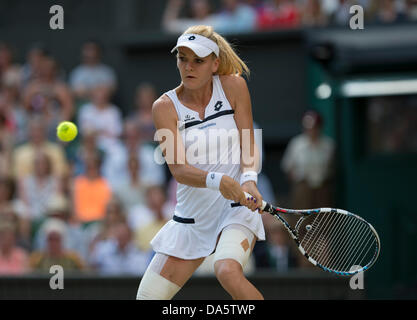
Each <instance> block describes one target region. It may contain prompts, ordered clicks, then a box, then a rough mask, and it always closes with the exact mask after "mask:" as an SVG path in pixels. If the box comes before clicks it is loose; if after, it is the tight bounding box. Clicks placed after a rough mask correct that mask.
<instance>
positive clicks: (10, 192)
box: [0, 176, 16, 212]
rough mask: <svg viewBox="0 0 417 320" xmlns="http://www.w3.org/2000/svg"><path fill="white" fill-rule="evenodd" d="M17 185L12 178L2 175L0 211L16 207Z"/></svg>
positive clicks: (0, 179)
mask: <svg viewBox="0 0 417 320" xmlns="http://www.w3.org/2000/svg"><path fill="white" fill-rule="evenodd" d="M15 190H16V185H15V182H14V180H13V179H12V178H10V177H6V176H0V212H1V211H2V210H6V209H11V208H13V207H14V198H15Z"/></svg>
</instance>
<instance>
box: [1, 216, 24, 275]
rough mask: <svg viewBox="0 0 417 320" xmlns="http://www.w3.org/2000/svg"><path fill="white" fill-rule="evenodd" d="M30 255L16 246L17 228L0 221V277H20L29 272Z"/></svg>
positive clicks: (7, 222)
mask: <svg viewBox="0 0 417 320" xmlns="http://www.w3.org/2000/svg"><path fill="white" fill-rule="evenodd" d="M28 258H29V256H28V254H27V252H26V251H25V250H23V249H22V248H20V247H18V246H17V245H16V227H15V226H14V225H13V224H12V223H10V222H9V221H4V220H3V219H0V275H2V276H4V275H19V274H23V273H26V272H27V271H28V262H29V261H28Z"/></svg>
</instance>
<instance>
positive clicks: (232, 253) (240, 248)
mask: <svg viewBox="0 0 417 320" xmlns="http://www.w3.org/2000/svg"><path fill="white" fill-rule="evenodd" d="M254 237H255V235H254V234H253V233H252V231H250V230H249V229H248V228H246V227H244V226H242V225H239V224H232V225H230V226H227V227H226V228H224V229H223V231H222V234H221V236H220V239H219V242H218V244H217V247H216V252H215V253H214V262H216V261H218V260H222V259H233V260H236V261H237V262H239V263H240V265H241V266H242V268H244V267H245V265H246V263H247V262H248V260H249V256H250V253H251V245H252V242H253V239H254Z"/></svg>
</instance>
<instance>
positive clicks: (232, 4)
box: [215, 0, 256, 34]
mask: <svg viewBox="0 0 417 320" xmlns="http://www.w3.org/2000/svg"><path fill="white" fill-rule="evenodd" d="M255 28H256V11H255V9H254V8H252V7H251V6H249V5H247V4H245V3H244V1H241V0H222V8H221V9H220V12H219V13H218V14H217V15H216V26H215V30H216V32H218V33H221V34H227V33H240V32H251V31H254V30H255Z"/></svg>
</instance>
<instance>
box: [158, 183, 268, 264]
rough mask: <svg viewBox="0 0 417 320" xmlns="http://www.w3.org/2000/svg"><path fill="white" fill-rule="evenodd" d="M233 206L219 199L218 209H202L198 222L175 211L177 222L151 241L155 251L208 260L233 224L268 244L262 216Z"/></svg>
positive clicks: (210, 207)
mask: <svg viewBox="0 0 417 320" xmlns="http://www.w3.org/2000/svg"><path fill="white" fill-rule="evenodd" d="M206 192H207V191H206ZM231 203H232V202H231V201H230V200H226V199H224V198H223V197H221V198H218V199H217V202H216V204H215V205H214V206H209V205H208V206H204V207H201V208H200V209H199V211H200V212H199V213H198V214H196V217H195V218H190V217H187V218H184V217H181V216H179V215H177V211H175V213H174V218H173V219H172V220H170V221H168V222H167V223H166V224H165V225H164V226H163V227H162V228H161V230H160V231H159V232H158V233H157V234H156V235H155V237H154V238H153V239H152V240H151V246H152V248H153V250H154V251H155V252H158V253H164V254H166V255H169V256H174V257H178V258H181V259H186V260H191V259H198V258H202V257H207V256H209V255H210V254H212V253H213V251H214V250H215V247H216V242H217V238H218V236H219V234H220V233H221V231H222V230H223V229H224V228H225V227H226V226H228V225H231V224H240V225H243V226H245V227H247V228H248V229H249V230H251V231H252V232H253V233H254V234H255V235H256V237H257V238H258V240H265V230H264V226H263V223H262V218H261V215H260V214H259V213H258V212H257V211H254V212H252V211H251V210H250V209H248V208H246V207H243V206H241V207H234V208H232V207H231V206H230V204H231ZM202 212H204V215H201V213H202Z"/></svg>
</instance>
